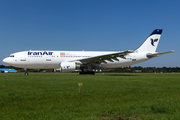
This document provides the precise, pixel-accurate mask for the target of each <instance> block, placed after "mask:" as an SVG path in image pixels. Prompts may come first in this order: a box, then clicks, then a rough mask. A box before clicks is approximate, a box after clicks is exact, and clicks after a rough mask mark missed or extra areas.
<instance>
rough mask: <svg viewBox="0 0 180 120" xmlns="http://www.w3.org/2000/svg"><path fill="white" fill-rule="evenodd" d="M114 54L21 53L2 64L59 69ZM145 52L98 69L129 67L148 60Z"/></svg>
mask: <svg viewBox="0 0 180 120" xmlns="http://www.w3.org/2000/svg"><path fill="white" fill-rule="evenodd" d="M111 53H116V52H96V51H23V52H17V53H14V54H11V55H10V56H9V57H7V58H5V59H4V60H3V62H4V63H6V64H8V65H11V66H15V67H19V68H27V69H59V68H60V63H61V62H67V61H74V62H76V63H80V64H81V61H78V60H79V59H84V58H91V57H95V56H100V55H105V54H111ZM146 54H147V52H141V53H130V54H128V55H126V59H124V58H120V57H118V58H117V59H118V61H117V60H113V62H112V61H108V60H106V62H107V63H101V64H100V65H99V68H118V67H123V66H129V65H133V64H136V63H140V62H143V61H146V60H148V58H147V57H146Z"/></svg>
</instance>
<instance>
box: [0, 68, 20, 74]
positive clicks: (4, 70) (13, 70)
mask: <svg viewBox="0 0 180 120" xmlns="http://www.w3.org/2000/svg"><path fill="white" fill-rule="evenodd" d="M0 71H1V72H2V73H8V72H13V73H14V72H17V70H15V69H9V68H0Z"/></svg>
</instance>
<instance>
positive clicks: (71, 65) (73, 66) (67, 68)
mask: <svg viewBox="0 0 180 120" xmlns="http://www.w3.org/2000/svg"><path fill="white" fill-rule="evenodd" d="M76 70H80V64H77V63H75V62H61V63H60V71H61V72H72V71H76Z"/></svg>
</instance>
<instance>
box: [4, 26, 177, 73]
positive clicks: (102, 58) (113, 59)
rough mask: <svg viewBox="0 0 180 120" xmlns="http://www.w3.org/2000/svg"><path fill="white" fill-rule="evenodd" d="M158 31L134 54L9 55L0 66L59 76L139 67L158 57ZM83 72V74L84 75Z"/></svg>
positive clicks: (129, 52) (45, 52) (25, 52)
mask: <svg viewBox="0 0 180 120" xmlns="http://www.w3.org/2000/svg"><path fill="white" fill-rule="evenodd" d="M161 33H162V29H155V30H154V31H153V32H152V33H151V34H150V35H149V37H148V38H147V39H146V40H145V42H144V43H143V44H142V45H141V46H140V47H139V48H138V49H136V50H134V51H129V50H127V51H118V52H98V51H31V50H30V51H23V52H17V53H13V54H11V55H10V56H9V57H7V58H5V59H4V60H3V62H4V63H6V64H8V65H10V66H14V67H19V68H24V69H25V71H26V72H25V75H28V72H27V69H60V71H62V72H71V71H76V70H81V72H80V74H87V73H88V74H94V72H93V71H92V69H103V68H118V67H124V66H129V65H133V64H136V63H140V62H143V61H146V60H149V59H151V58H154V57H157V56H160V55H162V54H166V53H171V52H174V51H167V52H160V53H158V52H156V48H157V46H158V43H159V40H160V37H161ZM86 70H87V71H86Z"/></svg>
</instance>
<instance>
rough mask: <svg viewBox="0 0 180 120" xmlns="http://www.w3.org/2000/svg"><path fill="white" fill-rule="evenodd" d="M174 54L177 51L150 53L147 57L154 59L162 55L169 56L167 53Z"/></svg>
mask: <svg viewBox="0 0 180 120" xmlns="http://www.w3.org/2000/svg"><path fill="white" fill-rule="evenodd" d="M172 52H175V51H174V50H172V51H167V52H161V53H148V54H147V55H146V56H147V57H148V58H153V57H158V56H160V55H163V54H167V53H172Z"/></svg>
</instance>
